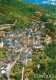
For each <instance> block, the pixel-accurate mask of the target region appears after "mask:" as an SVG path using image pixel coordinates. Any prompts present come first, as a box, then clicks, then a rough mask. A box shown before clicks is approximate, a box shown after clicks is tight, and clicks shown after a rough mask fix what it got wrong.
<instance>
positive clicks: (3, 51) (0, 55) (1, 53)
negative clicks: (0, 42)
mask: <svg viewBox="0 0 56 80" xmlns="http://www.w3.org/2000/svg"><path fill="white" fill-rule="evenodd" d="M7 52H8V50H7V49H0V58H4V57H6V54H7Z"/></svg>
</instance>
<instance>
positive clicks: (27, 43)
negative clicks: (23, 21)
mask: <svg viewBox="0 0 56 80" xmlns="http://www.w3.org/2000/svg"><path fill="white" fill-rule="evenodd" d="M39 23H40V22H37V24H36V25H39ZM44 29H45V25H44V23H42V24H41V25H40V28H39V27H36V26H35V25H32V26H29V27H28V28H25V29H19V30H14V31H13V32H7V33H5V32H3V31H1V34H0V36H3V37H4V38H3V39H1V40H0V48H1V49H3V48H4V49H7V50H8V51H9V52H10V51H11V53H10V54H7V57H5V58H3V57H2V58H0V75H1V76H3V77H4V78H8V80H10V78H9V74H10V71H11V69H12V67H13V66H14V65H15V63H17V62H18V63H20V64H23V65H25V66H27V61H32V52H33V50H32V48H36V49H40V48H43V47H44V44H49V43H51V42H52V38H51V37H50V36H49V35H47V34H45V32H44ZM22 73H23V72H22ZM6 75H7V77H6ZM22 80H23V79H22ZM25 80H26V79H25Z"/></svg>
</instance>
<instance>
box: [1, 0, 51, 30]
mask: <svg viewBox="0 0 56 80" xmlns="http://www.w3.org/2000/svg"><path fill="white" fill-rule="evenodd" d="M35 12H39V14H41V15H42V14H44V15H45V16H44V17H42V18H41V20H43V18H44V19H45V20H44V21H47V20H46V14H50V12H49V11H48V10H46V9H44V8H42V7H40V6H39V5H36V4H31V3H27V2H23V1H18V0H1V1H0V24H8V23H9V24H12V23H14V22H15V19H17V23H16V26H14V27H13V28H14V29H18V28H19V27H25V26H26V25H30V24H31V20H33V21H34V20H37V18H38V17H40V15H39V14H36V13H35Z"/></svg>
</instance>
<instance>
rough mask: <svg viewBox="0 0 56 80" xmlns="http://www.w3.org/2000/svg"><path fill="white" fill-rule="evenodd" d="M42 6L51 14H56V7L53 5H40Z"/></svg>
mask: <svg viewBox="0 0 56 80" xmlns="http://www.w3.org/2000/svg"><path fill="white" fill-rule="evenodd" d="M40 6H42V7H44V8H46V9H48V10H49V11H51V12H54V13H55V12H56V5H52V4H40Z"/></svg>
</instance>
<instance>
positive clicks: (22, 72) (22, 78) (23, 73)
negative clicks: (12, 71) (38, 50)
mask: <svg viewBox="0 0 56 80" xmlns="http://www.w3.org/2000/svg"><path fill="white" fill-rule="evenodd" d="M23 78H24V67H23V68H22V79H21V80H23Z"/></svg>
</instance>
